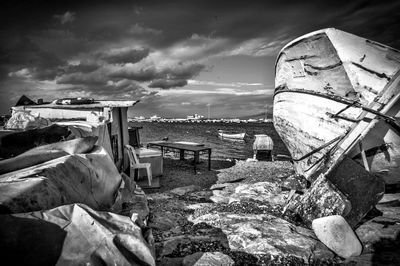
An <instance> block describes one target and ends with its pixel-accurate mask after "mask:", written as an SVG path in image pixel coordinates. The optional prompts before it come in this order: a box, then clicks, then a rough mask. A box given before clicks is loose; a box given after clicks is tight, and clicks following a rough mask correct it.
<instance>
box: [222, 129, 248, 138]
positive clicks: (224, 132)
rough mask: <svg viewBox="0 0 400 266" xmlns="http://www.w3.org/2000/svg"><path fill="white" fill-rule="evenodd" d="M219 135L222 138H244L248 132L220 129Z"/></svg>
mask: <svg viewBox="0 0 400 266" xmlns="http://www.w3.org/2000/svg"><path fill="white" fill-rule="evenodd" d="M218 136H219V137H221V138H222V139H233V140H243V139H244V137H245V136H246V132H236V131H227V130H222V129H219V130H218Z"/></svg>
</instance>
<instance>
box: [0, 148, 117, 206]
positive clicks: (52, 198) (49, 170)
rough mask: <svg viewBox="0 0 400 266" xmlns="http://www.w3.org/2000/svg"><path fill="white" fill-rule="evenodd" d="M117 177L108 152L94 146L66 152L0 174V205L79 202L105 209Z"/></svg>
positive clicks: (42, 204)
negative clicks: (82, 150)
mask: <svg viewBox="0 0 400 266" xmlns="http://www.w3.org/2000/svg"><path fill="white" fill-rule="evenodd" d="M39 148H40V147H39ZM121 181H122V178H121V175H120V174H119V173H118V170H117V168H116V167H115V165H114V163H113V161H112V160H111V158H110V156H109V155H108V153H107V152H106V151H105V149H104V148H103V147H100V146H95V147H94V149H93V150H92V151H91V152H90V153H87V154H72V155H67V156H63V157H60V158H57V159H54V160H51V161H47V162H44V163H42V164H38V165H34V166H32V167H28V168H24V169H21V170H18V171H14V172H11V173H7V174H3V175H0V207H2V209H3V211H9V212H12V213H19V212H29V211H38V210H45V209H50V208H54V207H57V206H60V205H64V204H71V203H83V204H86V205H88V206H89V207H91V208H94V209H96V210H106V209H109V208H110V207H111V206H112V205H113V204H114V201H115V198H116V196H117V194H118V188H119V187H120V185H121Z"/></svg>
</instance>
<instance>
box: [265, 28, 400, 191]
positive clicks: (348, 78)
mask: <svg viewBox="0 0 400 266" xmlns="http://www.w3.org/2000/svg"><path fill="white" fill-rule="evenodd" d="M399 62H400V53H399V52H398V51H397V50H394V49H392V48H390V47H387V46H384V45H381V44H377V43H374V42H372V41H369V40H366V39H363V38H360V37H357V36H355V35H352V34H349V33H345V32H342V31H339V30H335V29H325V30H321V31H317V32H314V33H310V34H307V35H305V36H303V37H300V38H298V39H296V40H294V41H293V42H291V43H289V44H288V45H286V46H285V47H284V48H283V49H282V50H281V52H280V54H279V56H278V58H277V61H276V76H275V95H274V111H273V112H274V126H275V128H276V130H277V132H278V134H279V135H280V137H281V138H282V140H283V142H284V143H285V144H286V146H287V148H288V150H289V152H290V153H291V156H292V158H293V160H294V164H295V167H296V171H297V172H298V173H300V174H302V175H304V176H305V177H306V178H308V179H310V180H313V179H315V178H316V176H317V175H318V174H319V173H321V172H325V173H327V172H330V171H331V170H332V169H333V168H334V167H336V166H337V164H339V163H340V162H341V160H342V159H343V158H344V157H345V156H347V157H350V158H353V159H354V160H356V161H357V162H359V163H360V164H362V165H363V166H364V167H365V169H366V170H368V171H370V172H371V173H373V174H375V175H379V176H381V177H383V178H384V179H385V181H387V182H388V183H396V182H399V181H400V137H399V133H400V132H399V130H398V129H396V127H393V123H392V124H390V123H388V122H387V119H382V118H384V116H382V115H386V116H389V117H393V118H394V121H396V119H398V118H400V102H399V92H400V86H399V80H400V79H399V75H400V74H399V69H400V63H399ZM371 110H372V111H371Z"/></svg>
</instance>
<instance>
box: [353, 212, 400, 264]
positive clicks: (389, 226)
mask: <svg viewBox="0 0 400 266" xmlns="http://www.w3.org/2000/svg"><path fill="white" fill-rule="evenodd" d="M376 207H377V209H378V210H379V211H381V212H382V215H381V216H376V217H374V218H372V219H370V220H368V221H366V222H365V223H363V224H361V225H360V226H359V227H358V228H357V229H356V230H355V232H356V234H357V236H358V238H359V239H360V241H361V242H362V243H363V245H364V250H365V251H366V252H375V249H377V248H379V247H380V246H382V243H385V242H391V243H396V242H397V243H398V244H397V245H399V243H400V237H399V236H400V207H391V206H382V205H381V204H378V205H377V206H376ZM399 264H400V263H399Z"/></svg>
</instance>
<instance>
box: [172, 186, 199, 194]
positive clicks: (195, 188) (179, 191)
mask: <svg viewBox="0 0 400 266" xmlns="http://www.w3.org/2000/svg"><path fill="white" fill-rule="evenodd" d="M199 190H201V187H200V186H197V185H190V186H186V187H178V188H174V189H172V190H170V193H172V194H175V195H178V196H183V195H185V194H187V193H190V192H194V191H199Z"/></svg>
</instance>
